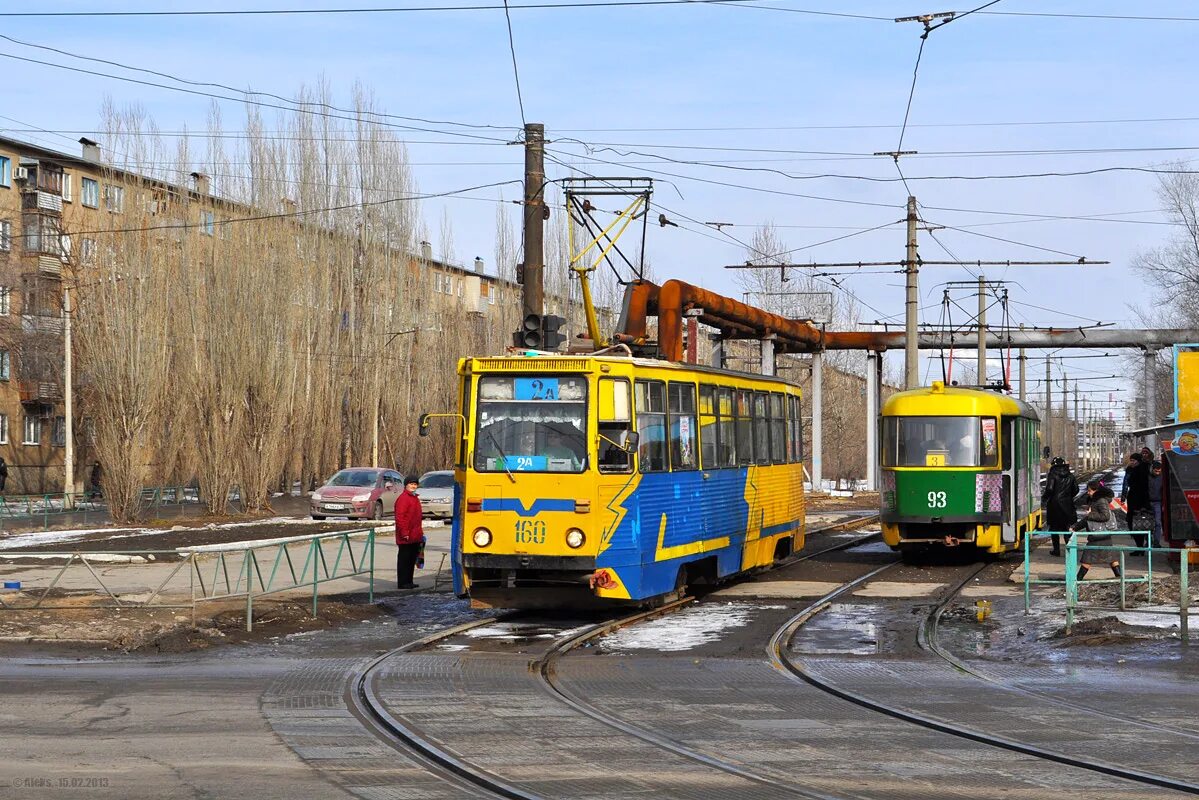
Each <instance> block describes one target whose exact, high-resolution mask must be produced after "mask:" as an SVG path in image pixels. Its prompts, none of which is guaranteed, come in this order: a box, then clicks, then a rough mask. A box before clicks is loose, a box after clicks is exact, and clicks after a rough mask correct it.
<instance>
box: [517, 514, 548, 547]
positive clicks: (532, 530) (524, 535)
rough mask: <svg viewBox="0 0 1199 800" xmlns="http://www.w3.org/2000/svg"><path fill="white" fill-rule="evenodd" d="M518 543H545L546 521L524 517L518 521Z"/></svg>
mask: <svg viewBox="0 0 1199 800" xmlns="http://www.w3.org/2000/svg"><path fill="white" fill-rule="evenodd" d="M516 543H517V544H545V523H544V522H542V521H540V520H531V519H522V520H521V521H520V522H518V523H516Z"/></svg>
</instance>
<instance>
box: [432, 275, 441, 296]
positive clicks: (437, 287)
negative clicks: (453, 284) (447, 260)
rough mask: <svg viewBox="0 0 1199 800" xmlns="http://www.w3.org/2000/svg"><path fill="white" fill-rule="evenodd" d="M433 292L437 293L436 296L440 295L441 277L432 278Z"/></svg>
mask: <svg viewBox="0 0 1199 800" xmlns="http://www.w3.org/2000/svg"><path fill="white" fill-rule="evenodd" d="M433 291H435V292H437V293H438V294H440V293H441V276H440V275H434V276H433Z"/></svg>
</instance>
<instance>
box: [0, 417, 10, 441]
mask: <svg viewBox="0 0 1199 800" xmlns="http://www.w3.org/2000/svg"><path fill="white" fill-rule="evenodd" d="M0 444H8V414H0Z"/></svg>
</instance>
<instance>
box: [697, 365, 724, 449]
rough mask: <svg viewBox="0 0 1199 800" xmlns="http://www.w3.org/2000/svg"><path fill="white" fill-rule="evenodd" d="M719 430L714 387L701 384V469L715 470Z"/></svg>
mask: <svg viewBox="0 0 1199 800" xmlns="http://www.w3.org/2000/svg"><path fill="white" fill-rule="evenodd" d="M719 436H720V428H719V426H718V425H717V424H716V387H715V386H712V385H710V384H702V385H701V386H700V387H699V452H700V456H701V457H702V459H703V460H702V467H703V469H716V468H718V467H719V466H721V465H720V464H718V463H717V461H716V453H717V451H718V450H719V440H718V437H719Z"/></svg>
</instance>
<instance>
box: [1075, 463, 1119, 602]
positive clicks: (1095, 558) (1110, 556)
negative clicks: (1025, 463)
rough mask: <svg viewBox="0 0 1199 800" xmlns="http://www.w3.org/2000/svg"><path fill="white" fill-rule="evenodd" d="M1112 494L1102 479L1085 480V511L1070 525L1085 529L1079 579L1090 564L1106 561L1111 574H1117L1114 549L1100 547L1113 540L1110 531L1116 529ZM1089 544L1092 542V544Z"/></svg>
mask: <svg viewBox="0 0 1199 800" xmlns="http://www.w3.org/2000/svg"><path fill="white" fill-rule="evenodd" d="M1114 497H1115V494H1114V493H1113V492H1112V490H1111V489H1109V488H1107V487H1106V486H1104V485H1103V482H1102V481H1097V480H1096V481H1090V482H1089V483H1088V484H1087V501H1086V503H1087V504H1086V506H1084V508H1085V510H1086V513H1085V514H1084V515H1083V516H1082V517H1081V518H1079V520H1078V522H1076V523H1074V526H1073V527H1071V528H1070V530H1072V531H1088V532H1089V533H1090V535H1089V536H1088V537H1087V538H1086V544H1087V547H1086V549H1085V550H1081V551H1080V552H1081V553H1082V555H1081V557H1080V563H1079V565H1078V580H1080V581H1081V580H1082V579H1083V578H1085V577H1086V575H1087V573H1088V572H1090V571H1091V565H1092V564H1098V563H1101V562H1103V561H1107V562H1108V564H1109V566H1111V568H1112V574H1113V575H1115V576H1116V577H1117V578H1119V577H1120V561H1119V559H1118V558H1116V556H1115V553H1113V552H1112V551H1110V550H1106V549H1104V548H1103V546H1104V545H1110V544H1111V543H1112V535H1111V533H1110V531H1114V530H1115V529H1116V515H1115V512H1113V511H1112V507H1111V501H1112V498H1114ZM1092 545H1095V546H1094V547H1092Z"/></svg>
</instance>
